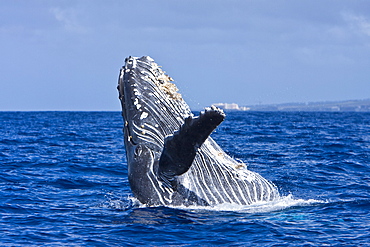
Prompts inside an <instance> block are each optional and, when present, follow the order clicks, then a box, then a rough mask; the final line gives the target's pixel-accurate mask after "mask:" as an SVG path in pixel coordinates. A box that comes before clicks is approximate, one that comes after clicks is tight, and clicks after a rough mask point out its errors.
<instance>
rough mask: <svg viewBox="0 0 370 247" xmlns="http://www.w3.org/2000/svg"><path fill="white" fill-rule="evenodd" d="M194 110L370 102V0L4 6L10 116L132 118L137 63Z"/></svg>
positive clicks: (0, 20) (0, 65)
mask: <svg viewBox="0 0 370 247" xmlns="http://www.w3.org/2000/svg"><path fill="white" fill-rule="evenodd" d="M143 55H149V56H151V57H152V58H153V59H154V60H155V61H156V62H157V63H158V64H159V65H161V66H162V68H163V70H165V71H166V72H167V73H168V74H169V75H170V76H171V77H172V78H173V79H174V80H175V83H176V85H177V87H178V88H179V89H180V91H179V92H180V93H181V94H182V95H183V98H184V99H185V100H186V102H187V103H188V104H189V105H190V107H191V108H192V109H193V110H198V109H201V108H204V107H207V106H210V105H211V104H213V103H220V102H224V103H237V104H239V105H255V104H275V103H290V102H315V101H336V100H349V99H367V98H370V69H369V68H370V1H368V0H356V1H355V0H331V1H329V0H320V1H318V0H301V1H297V0H289V1H288V0H287V1H284V0H269V1H267V0H227V1H225V0H223V1H220V0H185V1H184V0H183V1H180V0H136V1H131V0H130V1H128V0H127V1H126V0H104V1H91V0H58V1H56V0H33V1H29V0H1V1H0V111H40V110H41V111H44V110H52V111H54V110H57V111H59V110H76V111H79V110H81V111H120V110H121V109H120V103H119V100H118V93H117V89H116V86H117V81H118V73H119V70H120V68H121V67H122V66H123V64H124V59H125V58H126V57H128V56H138V57H140V56H143Z"/></svg>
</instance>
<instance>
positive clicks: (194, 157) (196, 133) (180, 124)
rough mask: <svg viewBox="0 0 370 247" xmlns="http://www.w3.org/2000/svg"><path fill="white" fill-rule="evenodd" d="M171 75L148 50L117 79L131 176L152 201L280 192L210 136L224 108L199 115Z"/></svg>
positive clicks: (255, 197)
mask: <svg viewBox="0 0 370 247" xmlns="http://www.w3.org/2000/svg"><path fill="white" fill-rule="evenodd" d="M171 81H173V80H172V78H171V77H169V76H168V75H166V74H165V72H164V71H163V70H162V69H161V68H160V67H159V66H158V65H157V64H156V63H155V62H154V60H153V59H152V58H150V57H149V56H143V57H141V58H138V57H128V58H126V60H125V65H124V66H123V67H122V69H121V70H120V74H119V79H118V91H119V99H120V101H121V105H122V116H123V119H124V127H123V129H124V142H125V147H126V156H127V164H128V179H129V183H130V187H131V190H132V192H133V194H134V196H135V197H136V198H137V199H138V200H139V201H140V202H141V203H143V204H146V205H150V206H161V205H162V206H181V205H184V206H191V205H202V206H213V205H217V204H224V203H230V204H239V205H249V204H251V203H254V202H261V201H271V200H274V199H276V198H278V197H279V193H278V190H277V188H276V186H275V185H274V184H272V183H271V182H269V181H267V180H266V179H265V178H263V177H262V176H261V175H259V174H258V173H255V172H252V171H250V170H248V169H247V168H246V167H245V165H244V164H243V163H240V162H237V161H236V160H234V159H232V158H231V157H230V156H229V155H227V154H226V153H225V152H224V151H223V150H222V149H221V148H220V147H219V146H218V145H217V144H216V142H215V141H214V140H213V139H212V138H211V137H210V136H209V135H210V134H211V133H212V131H213V130H214V129H215V128H216V127H217V126H218V125H219V124H220V123H221V122H222V121H223V120H224V118H225V114H224V112H223V111H222V110H221V109H218V108H216V107H214V106H212V107H210V108H205V110H204V111H202V112H201V113H200V115H199V116H198V117H194V116H193V114H192V112H191V110H190V108H189V106H188V105H187V104H186V103H185V101H184V100H183V99H182V96H181V94H179V93H178V89H177V87H176V85H175V84H174V83H172V82H171Z"/></svg>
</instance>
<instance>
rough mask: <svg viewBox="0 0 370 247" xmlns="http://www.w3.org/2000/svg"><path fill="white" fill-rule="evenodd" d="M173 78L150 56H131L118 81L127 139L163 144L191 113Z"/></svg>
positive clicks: (133, 141) (134, 142) (131, 141)
mask: <svg viewBox="0 0 370 247" xmlns="http://www.w3.org/2000/svg"><path fill="white" fill-rule="evenodd" d="M171 81H173V79H172V78H171V77H169V76H168V75H166V74H165V72H164V71H163V70H162V69H161V68H160V66H158V65H157V64H156V63H155V62H154V60H153V59H152V58H151V57H149V56H143V57H141V58H138V57H128V58H127V59H126V60H125V65H124V66H123V67H122V69H121V71H120V75H119V81H118V91H119V98H120V100H121V104H122V115H123V118H124V120H125V130H126V132H125V135H127V138H126V140H127V141H129V142H130V143H132V144H137V143H140V142H141V141H140V140H143V141H146V142H154V143H157V144H160V145H163V141H164V138H165V137H166V136H167V135H170V134H172V133H173V132H174V131H175V130H177V129H179V127H180V126H181V125H182V124H183V122H184V119H185V118H186V117H188V116H190V115H192V114H191V111H190V109H189V107H188V105H187V104H186V103H185V101H184V100H183V99H182V96H181V94H180V93H178V89H177V87H176V85H175V84H173V83H172V82H171Z"/></svg>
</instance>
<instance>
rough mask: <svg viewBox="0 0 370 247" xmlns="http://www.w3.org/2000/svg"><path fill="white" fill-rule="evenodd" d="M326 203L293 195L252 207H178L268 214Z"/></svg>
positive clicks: (231, 205)
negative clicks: (296, 197)
mask: <svg viewBox="0 0 370 247" xmlns="http://www.w3.org/2000/svg"><path fill="white" fill-rule="evenodd" d="M320 203H326V202H325V201H320V200H315V199H308V200H304V199H295V198H294V197H293V195H291V194H289V195H287V196H282V197H280V198H279V199H276V200H273V201H268V202H256V203H253V204H250V205H238V204H230V203H223V204H219V205H215V206H189V207H186V206H178V207H173V208H178V209H182V210H192V211H193V210H194V211H197V210H211V211H225V212H241V213H267V212H274V211H281V210H284V209H288V208H292V207H304V206H310V205H313V204H320Z"/></svg>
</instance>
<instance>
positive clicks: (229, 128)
mask: <svg viewBox="0 0 370 247" xmlns="http://www.w3.org/2000/svg"><path fill="white" fill-rule="evenodd" d="M122 122H123V121H122V119H121V115H120V113H118V112H2V113H0V133H1V136H0V164H1V167H0V214H1V220H0V245H1V246H43V245H45V246H62V245H63V246H137V245H152V246H160V245H173V246H195V245H226V246H367V245H370V157H369V154H370V114H368V113H281V112H279V113H250V112H239V113H238V112H234V113H229V114H228V115H227V119H226V120H225V122H224V123H223V124H222V125H221V126H220V127H219V128H218V129H217V131H216V132H215V133H214V134H213V137H214V139H215V140H216V141H217V142H218V143H219V144H220V146H221V147H223V148H224V149H225V150H226V151H227V152H228V153H229V154H230V155H231V156H233V157H235V158H237V159H240V160H242V161H243V162H245V163H246V164H248V168H249V169H250V170H253V171H256V172H258V173H260V174H262V175H263V176H264V177H266V178H267V179H269V180H271V181H273V182H274V183H275V184H276V185H277V187H278V188H279V190H280V192H281V194H282V198H281V200H278V201H276V202H272V203H265V204H259V205H251V206H245V207H238V206H235V205H221V206H220V207H216V208H167V207H153V208H149V207H144V206H142V205H140V204H138V203H137V202H136V201H135V200H134V199H133V198H132V196H131V194H130V188H129V185H128V180H127V165H126V158H125V153H124V147H123V138H122Z"/></svg>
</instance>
